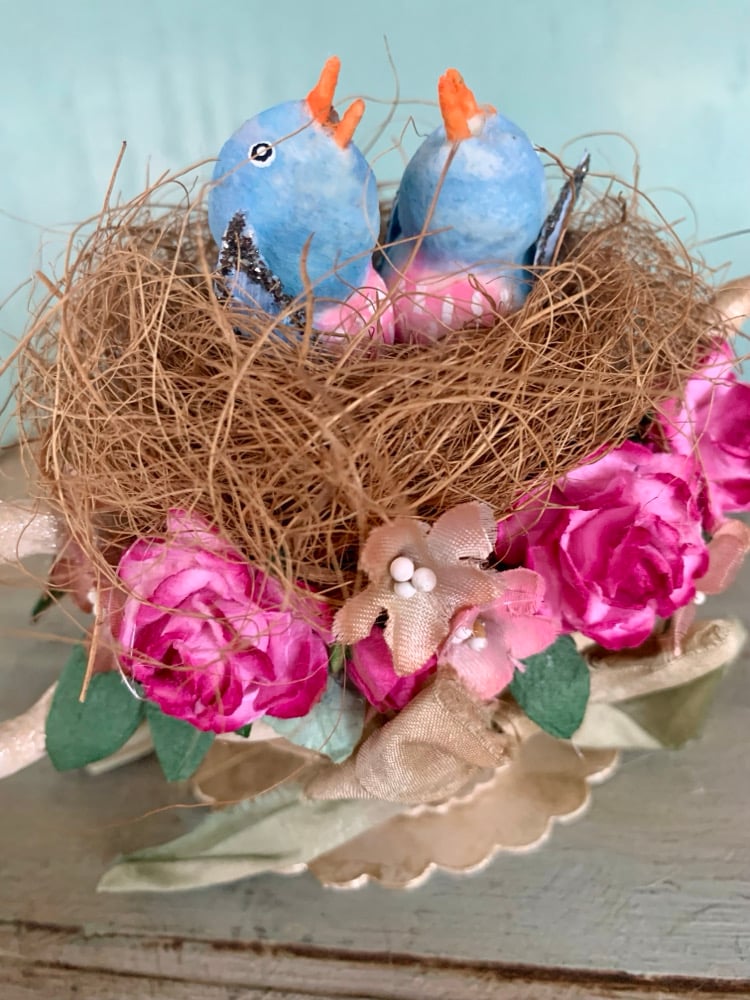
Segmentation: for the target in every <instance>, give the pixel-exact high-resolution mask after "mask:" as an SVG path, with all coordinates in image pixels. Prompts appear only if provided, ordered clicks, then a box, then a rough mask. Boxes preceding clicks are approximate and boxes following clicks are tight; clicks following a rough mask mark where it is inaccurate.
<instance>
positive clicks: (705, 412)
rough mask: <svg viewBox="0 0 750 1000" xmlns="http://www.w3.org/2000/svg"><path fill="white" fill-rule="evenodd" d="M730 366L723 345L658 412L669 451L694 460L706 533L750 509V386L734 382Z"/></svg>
mask: <svg viewBox="0 0 750 1000" xmlns="http://www.w3.org/2000/svg"><path fill="white" fill-rule="evenodd" d="M733 362H734V356H733V354H732V351H731V348H730V347H729V345H727V344H725V345H723V347H721V348H720V349H719V350H717V351H716V352H715V353H714V354H713V355H712V356H711V357H710V358H709V360H708V362H707V363H706V365H705V367H704V368H703V369H702V370H701V371H700V372H699V373H698V374H697V375H694V376H693V378H691V379H689V380H688V383H687V385H686V387H685V393H684V397H683V398H682V399H673V400H670V401H668V402H667V403H665V404H664V405H663V406H662V408H661V412H660V414H659V421H658V424H659V426H660V428H661V430H662V432H663V435H664V437H665V438H666V441H667V446H668V448H669V450H670V451H671V452H672V453H674V454H676V455H684V456H694V457H695V459H696V468H697V470H698V474H699V475H700V477H701V482H702V487H703V488H702V491H701V505H702V508H703V515H704V526H705V528H706V530H707V531H713V530H714V529H715V527H716V526H717V525H718V524H720V523H721V521H722V520H723V516H724V515H725V514H728V513H731V512H733V511H740V510H750V385H746V384H745V383H743V382H740V381H739V380H738V378H737V376H736V375H735V374H734V372H733V371H732V364H733Z"/></svg>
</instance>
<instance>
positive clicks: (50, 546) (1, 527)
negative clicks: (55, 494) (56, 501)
mask: <svg viewBox="0 0 750 1000" xmlns="http://www.w3.org/2000/svg"><path fill="white" fill-rule="evenodd" d="M58 540H59V539H58V520H57V518H56V517H55V515H54V514H50V513H48V512H44V511H39V510H34V509H32V508H31V507H29V506H27V505H25V504H22V503H11V502H9V501H7V500H0V564H2V563H13V562H19V561H20V560H21V559H27V558H28V557H29V556H36V555H53V554H54V553H55V552H57V547H58Z"/></svg>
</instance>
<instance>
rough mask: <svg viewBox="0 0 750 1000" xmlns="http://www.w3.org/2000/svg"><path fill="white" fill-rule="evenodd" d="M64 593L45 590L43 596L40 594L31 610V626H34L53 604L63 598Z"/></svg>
mask: <svg viewBox="0 0 750 1000" xmlns="http://www.w3.org/2000/svg"><path fill="white" fill-rule="evenodd" d="M64 594H65V591H63V590H47V591H45V592H44V593H43V594H40V595H39V597H38V598H37V599H36V602H35V604H34V607H33V608H32V609H31V615H30V617H31V624H32V625H35V624H36V623H37V622H38V621H39V619H40V618H41V617H42V615H43V614H44V612H45V611H47V609H48V608H51V607H52V605H53V604H55V603H56V602H57V601H59V600H60V598H61V597H63V596H64Z"/></svg>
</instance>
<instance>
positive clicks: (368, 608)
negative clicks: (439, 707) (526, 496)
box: [334, 503, 502, 676]
mask: <svg viewBox="0 0 750 1000" xmlns="http://www.w3.org/2000/svg"><path fill="white" fill-rule="evenodd" d="M494 535H495V524H494V520H493V517H492V511H491V510H490V508H489V507H487V506H486V505H485V504H481V503H464V504H460V505H459V506H458V507H453V508H452V509H451V510H448V511H446V512H445V514H443V515H442V516H441V517H439V518H438V519H437V521H436V522H435V524H434V525H433V526H432V528H430V527H429V526H428V525H426V524H424V522H422V521H417V520H415V519H414V518H408V517H397V518H396V519H395V520H394V521H393V522H392V523H391V524H386V525H383V526H382V527H380V528H375V529H374V530H373V531H371V532H370V535H369V537H368V539H367V541H366V542H365V544H364V546H363V549H362V552H361V555H360V566H361V567H362V569H363V570H364V571H365V573H366V574H367V576H368V579H369V581H370V582H369V585H368V586H367V588H366V589H365V590H363V591H362V592H361V593H359V594H355V595H354V597H351V598H350V599H349V600H348V601H347V602H346V604H345V605H344V606H343V607H342V608H341V609H340V610H339V612H338V613H337V614H336V617H335V619H334V633H335V635H336V638H337V639H338V640H339V641H341V642H345V643H347V644H349V645H352V644H353V643H355V642H360V641H361V640H362V639H365V638H366V637H367V636H368V635H369V634H370V630H371V629H372V626H373V625H374V624H375V622H376V620H377V619H378V618H379V617H380V615H381V614H382V613H383V612H384V611H385V612H386V613H387V615H388V620H387V622H386V625H385V630H384V636H385V641H386V642H387V644H388V647H389V649H390V650H391V654H392V656H393V667H394V670H395V671H396V673H397V674H398V675H399V676H403V675H406V674H413V673H415V672H416V671H417V670H420V669H421V668H422V666H423V665H424V664H425V663H426V662H427V661H428V660H429V659H430V657H431V656H432V655H433V654H434V653H435V652H436V651H437V648H438V646H439V645H440V644H441V642H442V641H443V639H445V637H446V636H447V634H448V631H449V629H450V621H451V618H452V617H453V615H454V614H455V612H456V611H458V610H459V608H465V607H473V606H474V605H478V604H484V603H486V602H488V601H492V600H494V599H495V598H496V597H499V596H500V594H501V592H502V585H501V584H500V582H499V580H498V574H497V573H495V572H493V571H487V570H483V569H481V568H480V566H481V563H482V562H483V561H484V560H485V559H487V558H488V556H489V555H490V554H491V553H492V545H493V541H494Z"/></svg>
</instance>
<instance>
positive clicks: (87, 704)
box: [45, 646, 144, 771]
mask: <svg viewBox="0 0 750 1000" xmlns="http://www.w3.org/2000/svg"><path fill="white" fill-rule="evenodd" d="M87 660H88V653H87V651H86V649H85V648H84V647H83V646H76V648H75V649H74V650H73V652H72V653H71V655H70V658H69V659H68V662H67V663H66V664H65V667H64V669H63V672H62V673H61V674H60V679H59V680H58V682H57V687H56V688H55V694H54V697H53V699H52V705H51V707H50V710H49V714H48V716H47V723H46V730H45V735H46V744H47V753H48V754H49V758H50V760H51V761H52V763H53V764H54V766H55V767H56V768H57V770H58V771H70V770H72V769H73V768H77V767H84V766H85V765H86V764H92V763H93V762H94V761H96V760H102V759H103V758H104V757H109V755H110V754H112V753H114V752H115V750H119V749H120V747H121V746H123V744H124V743H126V742H127V740H128V739H130V737H131V736H132V735H133V733H134V732H135V730H136V729H137V728H138V724H139V722H140V721H141V718H142V717H143V711H144V707H143V702H142V701H140V700H139V699H138V698H136V697H135V696H134V695H133V694H132V692H131V691H129V690H128V688H127V687H126V686H125V684H124V683H123V680H122V678H121V677H120V675H119V674H118V673H114V672H112V673H106V674H94V676H93V677H92V678H91V681H90V683H89V686H88V691H87V692H86V700H85V701H83V702H82V701H80V700H79V699H80V694H81V689H82V688H83V678H84V676H85V674H86V663H87Z"/></svg>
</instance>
